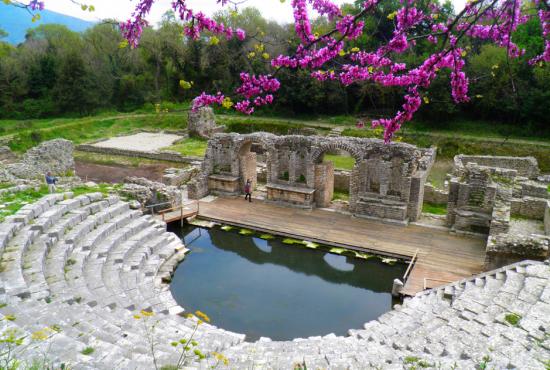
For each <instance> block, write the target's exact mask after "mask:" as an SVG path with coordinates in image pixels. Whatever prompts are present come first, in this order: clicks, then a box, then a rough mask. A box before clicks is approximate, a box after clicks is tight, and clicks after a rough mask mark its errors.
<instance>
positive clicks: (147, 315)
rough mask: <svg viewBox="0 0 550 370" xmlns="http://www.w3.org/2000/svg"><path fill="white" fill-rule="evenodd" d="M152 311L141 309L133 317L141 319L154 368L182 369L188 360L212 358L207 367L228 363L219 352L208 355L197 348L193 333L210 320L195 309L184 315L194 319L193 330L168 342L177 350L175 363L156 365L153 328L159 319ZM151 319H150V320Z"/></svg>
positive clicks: (163, 369) (165, 369) (213, 367)
mask: <svg viewBox="0 0 550 370" xmlns="http://www.w3.org/2000/svg"><path fill="white" fill-rule="evenodd" d="M154 315H155V314H154V313H153V312H149V311H145V310H141V311H140V313H139V314H136V315H134V318H135V319H136V320H142V322H143V323H144V327H145V332H146V335H147V340H148V343H149V346H150V351H151V354H152V357H153V365H154V368H155V369H156V370H178V369H183V368H184V367H185V366H187V365H188V364H189V362H190V361H192V360H194V361H202V360H205V359H206V360H209V359H212V360H213V362H212V363H209V364H208V367H209V368H210V369H215V368H217V367H218V366H220V365H222V364H223V365H228V364H229V360H228V359H227V358H226V357H225V356H224V355H223V354H221V353H218V352H212V353H211V354H210V355H209V356H207V355H206V354H204V353H203V352H202V351H201V350H200V349H199V343H198V342H197V341H196V340H195V339H194V338H195V334H196V333H197V330H198V328H199V326H200V325H202V324H204V323H205V322H210V318H209V317H208V315H206V314H205V313H203V312H201V311H196V312H195V314H188V315H187V316H186V317H187V318H188V319H190V320H193V321H194V323H195V324H194V326H193V330H192V331H191V333H190V334H189V336H188V337H186V338H181V339H180V340H178V341H173V342H171V343H170V345H171V346H172V347H174V348H175V349H176V351H178V352H177V353H178V354H179V358H178V361H177V363H176V364H171V365H164V366H162V367H159V366H158V361H157V357H156V353H155V352H156V351H155V346H156V339H155V328H156V326H157V324H158V322H159V320H154V319H153V317H154ZM151 320H152V321H151Z"/></svg>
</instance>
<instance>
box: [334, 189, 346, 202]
mask: <svg viewBox="0 0 550 370" xmlns="http://www.w3.org/2000/svg"><path fill="white" fill-rule="evenodd" d="M332 200H344V201H349V192H347V191H337V190H334V194H333V195H332Z"/></svg>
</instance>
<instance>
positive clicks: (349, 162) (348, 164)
mask: <svg viewBox="0 0 550 370" xmlns="http://www.w3.org/2000/svg"><path fill="white" fill-rule="evenodd" d="M324 161H325V162H327V161H330V162H332V163H334V168H335V169H338V170H347V171H351V170H352V169H353V166H355V159H354V158H353V157H350V156H347V155H335V154H325V158H324Z"/></svg>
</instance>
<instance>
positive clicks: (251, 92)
mask: <svg viewBox="0 0 550 370" xmlns="http://www.w3.org/2000/svg"><path fill="white" fill-rule="evenodd" d="M240 78H241V86H239V87H238V88H237V89H236V90H235V93H236V94H238V95H240V96H242V97H243V98H244V99H243V100H241V101H239V102H237V103H236V104H235V109H236V110H238V111H239V112H241V113H244V114H252V113H254V109H255V107H261V106H263V105H267V104H271V103H273V100H274V97H273V93H275V92H277V91H278V90H279V88H280V87H281V83H280V82H279V80H277V79H276V78H274V77H273V76H270V75H260V76H254V75H250V74H248V73H244V72H243V73H241V75H240ZM225 99H226V97H225V96H224V95H223V94H222V93H221V92H218V93H217V94H216V95H208V94H206V93H202V94H201V95H200V96H198V97H197V98H195V100H193V106H192V109H193V110H194V111H196V110H197V109H199V108H200V107H203V106H207V105H213V104H218V105H223V103H224V100H225Z"/></svg>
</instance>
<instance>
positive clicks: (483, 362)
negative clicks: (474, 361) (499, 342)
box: [476, 355, 492, 370]
mask: <svg viewBox="0 0 550 370" xmlns="http://www.w3.org/2000/svg"><path fill="white" fill-rule="evenodd" d="M491 361H492V360H491V357H489V355H485V356H483V358H482V359H481V362H480V363H479V364H478V365H477V366H476V369H479V370H486V369H488V366H489V362H491Z"/></svg>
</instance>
